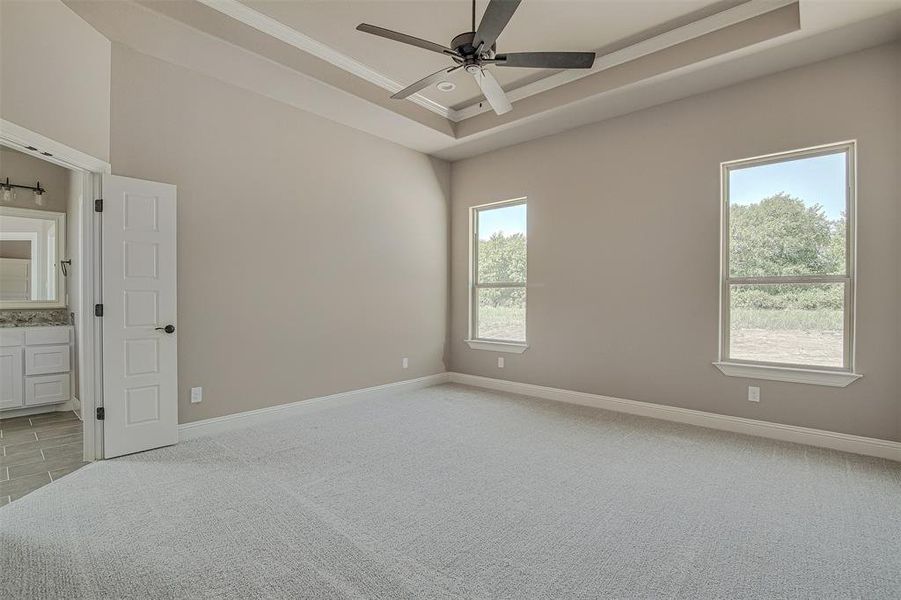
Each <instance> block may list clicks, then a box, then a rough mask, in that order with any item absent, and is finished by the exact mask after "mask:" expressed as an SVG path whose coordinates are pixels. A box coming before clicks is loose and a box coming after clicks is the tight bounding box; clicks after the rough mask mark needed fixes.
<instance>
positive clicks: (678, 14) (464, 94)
mask: <svg viewBox="0 0 901 600" xmlns="http://www.w3.org/2000/svg"><path fill="white" fill-rule="evenodd" d="M241 2H242V3H243V4H245V5H246V6H248V7H250V8H252V9H254V10H256V11H258V12H260V13H262V14H264V15H266V16H268V17H270V18H272V19H275V20H277V21H279V22H280V23H283V24H284V25H287V26H289V27H291V28H292V29H295V30H296V31H298V32H300V33H302V34H304V35H306V36H308V37H310V38H313V39H314V40H316V41H318V42H320V43H322V44H325V45H327V46H329V47H330V48H332V49H334V50H336V51H337V52H339V53H341V54H344V55H345V56H348V57H350V58H352V59H354V60H356V61H358V62H360V63H362V64H364V65H365V66H367V67H369V68H370V69H372V70H374V71H376V72H378V73H380V74H381V75H383V76H385V77H387V78H388V79H391V80H393V81H396V82H398V83H400V84H403V85H408V84H410V83H412V82H414V81H417V80H419V79H421V78H422V77H425V76H426V75H428V74H430V73H433V72H435V71H437V70H439V69H441V68H442V67H445V66H452V65H453V62H452V61H450V60H449V59H446V58H443V57H442V56H441V55H439V54H435V53H432V52H428V51H426V50H421V49H418V48H414V47H406V46H404V45H402V44H398V43H396V42H392V41H390V40H385V39H380V38H377V37H374V36H371V35H367V34H365V33H361V32H359V31H356V30H355V29H354V28H355V27H356V26H357V25H358V24H359V23H363V22H365V23H371V24H373V25H379V26H381V27H386V28H388V29H393V30H395V31H401V32H403V33H408V34H410V35H414V36H416V37H420V38H424V39H427V40H431V41H434V42H437V43H440V44H445V45H449V43H450V40H451V39H452V38H453V37H454V36H455V35H457V34H459V33H463V32H466V31H470V30H471V25H472V24H471V3H470V2H468V1H467V0H437V1H431V2H410V1H403V0H402V1H377V0H376V1H344V0H331V1H324V2H285V1H272V0H241ZM738 3H740V2H735V1H728V0H727V1H725V2H724V1H723V0H618V1H605V2H592V1H585V0H581V1H573V0H525V1H524V2H523V3H522V4H521V5H520V6H519V9H518V10H517V11H516V13H515V14H514V15H513V18H512V19H511V21H510V23H509V24H508V26H507V28H506V29H505V30H504V32H503V34H502V35H501V36H500V38H499V39H498V51H499V52H520V51H593V50H605V49H611V48H613V49H615V48H616V47H617V46H618V45H621V44H624V43H627V42H630V41H634V40H635V39H641V38H642V37H647V36H649V35H654V34H655V33H657V32H658V30H660V29H661V28H667V27H666V26H667V25H669V26H670V27H672V26H677V25H678V24H679V23H680V22H681V21H682V20H694V19H697V18H699V17H701V16H704V15H705V14H709V13H710V12H716V11H719V10H723V9H725V8H728V7H729V6H734V5H735V4H738ZM486 5H487V0H477V2H476V22H478V21H479V20H480V19H481V15H482V13H483V11H484V10H485V6H486ZM643 34H644V35H643ZM492 71H493V72H494V74H495V77H497V79H498V81H500V83H501V85H502V86H503V87H504V89H505V90H512V89H516V88H518V87H520V86H522V85H524V84H526V83H530V82H533V81H537V80H539V79H543V78H545V77H547V76H549V75H552V74H553V73H554V71H549V70H536V69H516V68H499V67H495V68H493V69H492ZM447 80H448V81H451V82H452V83H454V84H455V85H456V86H457V87H456V89H454V90H453V91H450V92H443V91H440V90H438V89H436V88H435V86H432V87H429V88H426V89H425V90H423V91H422V92H420V94H421V95H422V96H425V97H426V98H428V99H429V100H431V101H433V102H435V103H437V104H440V105H441V106H444V107H447V108H451V109H461V108H464V107H466V106H469V105H470V104H473V103H476V102H478V101H480V100H482V96H481V93H480V92H479V89H478V86H477V85H476V83H475V81H474V80H473V79H472V77H471V76H468V75H467V74H466V73H462V72H457V73H453V74H451V75H449V76H448V78H447Z"/></svg>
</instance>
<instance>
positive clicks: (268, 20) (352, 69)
mask: <svg viewBox="0 0 901 600" xmlns="http://www.w3.org/2000/svg"><path fill="white" fill-rule="evenodd" d="M197 1H198V2H200V3H201V4H203V5H205V6H208V7H209V8H212V9H213V10H216V11H218V12H221V13H222V14H224V15H227V16H229V17H231V18H233V19H235V20H237V21H239V22H241V23H244V24H245V25H248V26H249V27H253V28H254V29H256V30H257V31H260V32H262V33H265V34H267V35H270V36H272V37H274V38H276V39H278V40H280V41H282V42H285V43H286V44H289V45H291V46H294V47H295V48H298V49H299V50H303V51H304V52H307V53H309V54H312V55H313V56H316V57H317V58H320V59H322V60H324V61H326V62H328V63H330V64H332V65H334V66H336V67H338V68H340V69H343V70H344V71H347V72H348V73H351V74H353V75H356V76H357V77H360V78H361V79H364V80H366V81H368V82H370V83H372V84H375V85H377V86H379V87H381V88H382V89H385V90H387V91H389V92H391V93H392V94H393V93H395V92H397V91H399V90H401V89H403V88H404V87H405V86H404V85H403V84H401V83H399V82H397V81H394V80H393V79H391V78H390V77H388V76H386V75H384V74H382V73H379V72H378V71H376V70H374V69H372V68H370V67H368V66H366V65H364V64H363V63H361V62H359V61H357V60H355V59H353V58H351V57H350V56H347V55H346V54H343V53H341V52H339V51H338V50H336V49H335V48H332V47H331V46H329V45H327V44H324V43H322V42H320V41H318V40H314V39H313V38H311V37H309V36H307V35H305V34H303V33H301V32H299V31H297V30H296V29H294V28H292V27H289V26H288V25H285V24H284V23H282V22H280V21H278V20H276V19H273V18H272V17H269V16H268V15H265V14H263V13H261V12H259V11H257V10H255V9H253V8H251V7H249V6H247V5H246V4H243V3H241V2H240V1H239V0H197ZM797 2H798V0H748V1H747V2H745V3H743V4H739V5H737V6H734V7H732V8H729V9H726V10H723V11H721V12H718V13H716V14H713V15H710V16H708V17H704V18H702V19H698V20H697V21H693V22H691V23H688V24H686V25H683V26H681V27H676V28H674V29H671V30H669V31H666V32H664V33H661V34H659V35H655V36H653V37H651V38H648V39H646V40H643V41H641V42H637V43H635V44H631V45H629V46H627V47H625V48H622V49H620V50H617V51H615V52H611V53H609V54H605V55H603V56H599V57H598V58H597V59H596V60H595V62H594V66H593V67H592V68H591V69H584V70H581V69H580V70H569V71H561V72H559V73H555V74H553V75H550V76H548V77H545V78H543V79H540V80H538V81H535V82H532V83H530V84H527V85H524V86H522V87H518V88H515V89H512V90H510V91H508V92H507V97H508V98H509V99H510V101H511V102H516V101H517V100H522V99H524V98H528V97H530V96H534V95H536V94H540V93H542V92H545V91H547V90H550V89H553V88H555V87H559V86H561V85H565V84H567V83H570V82H572V81H576V80H578V79H581V78H583V77H588V76H590V75H593V74H595V73H599V72H601V71H604V70H606V69H610V68H612V67H615V66H617V65H621V64H623V63H626V62H629V61H632V60H635V59H638V58H641V57H643V56H646V55H648V54H652V53H654V52H659V51H661V50H665V49H667V48H670V47H672V46H675V45H677V44H681V43H683V42H686V41H689V40H692V39H694V38H698V37H700V36H702V35H706V34H708V33H711V32H713V31H717V30H719V29H723V28H724V27H729V26H730V25H734V24H736V23H740V22H742V21H746V20H748V19H751V18H754V17H757V16H760V15H762V14H765V13H768V12H771V11H773V10H777V9H779V8H782V7H784V6H788V5H790V4H795V3H797ZM408 99H409V100H410V101H412V102H414V103H416V104H418V105H419V106H421V107H423V108H425V109H426V110H429V111H431V112H433V113H435V114H438V115H440V116H442V117H444V118H446V119H448V120H450V121H451V122H453V123H459V122H460V121H463V120H465V119H468V118H470V117H474V116H476V115H479V114H481V113H484V112H488V111H489V110H491V108H490V107H489V106H486V105H485V103H484V102H483V101H478V100H477V101H474V102H472V103H471V104H469V105H467V106H466V107H464V108H460V109H453V108H451V107H448V106H444V105H442V104H439V103H438V102H435V101H433V100H430V99H429V98H426V97H425V96H423V95H422V94H413V95H412V96H410V97H409V98H408ZM480 104H481V105H482V106H480Z"/></svg>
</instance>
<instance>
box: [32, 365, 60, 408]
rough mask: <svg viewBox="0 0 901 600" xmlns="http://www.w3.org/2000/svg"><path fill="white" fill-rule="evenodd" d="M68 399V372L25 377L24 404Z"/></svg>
mask: <svg viewBox="0 0 901 600" xmlns="http://www.w3.org/2000/svg"><path fill="white" fill-rule="evenodd" d="M67 400H69V374H68V373H63V374H62V375H38V376H31V377H26V378H25V406H34V405H36V404H52V403H55V402H66V401H67Z"/></svg>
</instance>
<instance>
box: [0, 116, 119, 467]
mask: <svg viewBox="0 0 901 600" xmlns="http://www.w3.org/2000/svg"><path fill="white" fill-rule="evenodd" d="M0 145H3V146H7V147H10V148H12V149H14V150H18V151H19V152H23V153H25V154H29V155H31V156H34V157H35V158H40V159H41V160H46V161H47V162H51V163H54V164H56V165H59V166H61V167H65V168H67V169H70V170H72V171H76V172H79V173H82V174H83V175H84V177H82V183H83V185H84V189H83V193H82V205H81V207H80V208H81V211H82V219H81V231H80V234H81V235H80V239H79V244H80V248H77V249H76V256H78V255H80V256H81V260H82V264H81V286H80V289H81V298H80V302H79V312H78V315H77V316H76V319H77V320H78V321H79V322H80V323H82V327H81V328H80V331H79V332H78V334H79V338H78V339H79V342H78V344H79V345H78V349H79V352H78V366H77V368H78V375H79V377H78V382H79V383H78V398H79V400H80V401H81V415H82V421H83V423H84V459H85V460H87V461H93V460H99V459H101V458H103V421H99V420H97V412H96V409H97V408H99V407H102V406H103V344H102V341H103V319H98V318H96V317H95V316H94V305H95V304H99V303H102V301H103V300H102V287H101V281H100V273H101V271H100V264H101V262H100V261H101V243H102V239H101V231H100V213H96V212H94V199H95V198H101V197H102V196H101V192H102V189H101V177H102V175H103V174H104V173H111V172H112V169H111V167H110V164H109V163H108V162H106V161H103V160H100V159H99V158H96V157H93V156H91V155H89V154H85V153H84V152H81V151H79V150H76V149H75V148H72V147H70V146H67V145H65V144H62V143H60V142H57V141H56V140H52V139H50V138H48V137H46V136H43V135H41V134H40V133H37V132H35V131H32V130H30V129H27V128H25V127H22V126H20V125H16V124H15V123H12V122H10V121H7V120H5V119H0ZM86 217H90V218H86ZM79 251H80V252H79Z"/></svg>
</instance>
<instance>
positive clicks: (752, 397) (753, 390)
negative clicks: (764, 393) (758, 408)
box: [748, 385, 760, 402]
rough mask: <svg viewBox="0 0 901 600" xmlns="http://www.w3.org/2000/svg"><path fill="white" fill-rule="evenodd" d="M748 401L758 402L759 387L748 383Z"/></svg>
mask: <svg viewBox="0 0 901 600" xmlns="http://www.w3.org/2000/svg"><path fill="white" fill-rule="evenodd" d="M748 402H760V388H759V387H756V386H753V385H749V386H748Z"/></svg>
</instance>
